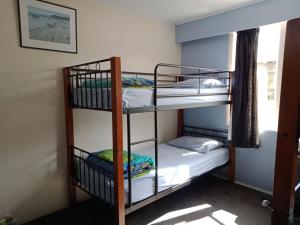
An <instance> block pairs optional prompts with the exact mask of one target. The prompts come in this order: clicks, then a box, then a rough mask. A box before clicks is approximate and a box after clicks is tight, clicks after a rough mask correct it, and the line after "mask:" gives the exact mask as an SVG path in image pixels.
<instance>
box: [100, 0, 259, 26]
mask: <svg viewBox="0 0 300 225" xmlns="http://www.w3.org/2000/svg"><path fill="white" fill-rule="evenodd" d="M98 1H100V2H103V3H106V4H109V5H111V6H114V7H117V8H120V9H123V10H126V11H130V12H133V13H137V14H140V15H143V16H146V17H152V18H156V19H160V20H166V21H169V22H171V23H174V24H180V23H184V22H189V21H192V20H195V19H199V18H203V17H207V16H211V15H215V14H218V13H222V12H226V11H230V10H234V9H237V8H241V7H244V6H248V5H251V4H255V3H257V2H261V1H264V0H98Z"/></svg>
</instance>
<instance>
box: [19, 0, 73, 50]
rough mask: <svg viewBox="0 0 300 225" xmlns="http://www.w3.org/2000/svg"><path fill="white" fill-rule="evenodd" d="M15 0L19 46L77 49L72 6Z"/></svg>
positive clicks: (32, 0) (39, 0)
mask: <svg viewBox="0 0 300 225" xmlns="http://www.w3.org/2000/svg"><path fill="white" fill-rule="evenodd" d="M18 3H19V20H20V45H21V47H25V48H35V49H46V50H52V51H60V52H71V53H77V18H76V17H77V15H76V14H77V12H76V9H72V8H69V7H65V6H61V5H57V4H53V3H49V2H45V1H41V0H18Z"/></svg>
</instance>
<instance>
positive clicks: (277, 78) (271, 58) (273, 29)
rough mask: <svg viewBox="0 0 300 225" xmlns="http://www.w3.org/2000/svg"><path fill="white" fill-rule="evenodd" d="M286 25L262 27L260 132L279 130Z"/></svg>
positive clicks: (259, 91)
mask: <svg viewBox="0 0 300 225" xmlns="http://www.w3.org/2000/svg"><path fill="white" fill-rule="evenodd" d="M284 25H285V24H283V23H277V24H272V25H267V26H263V27H260V31H259V38H258V52H257V54H258V56H257V89H258V90H257V97H258V98H257V99H258V123H259V130H260V132H263V131H265V130H277V125H278V108H279V97H280V84H281V72H282V71H281V70H282V53H283V43H284V36H285V35H283V33H284V32H283V31H284V29H283V28H284Z"/></svg>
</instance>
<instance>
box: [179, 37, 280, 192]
mask: <svg viewBox="0 0 300 225" xmlns="http://www.w3.org/2000/svg"><path fill="white" fill-rule="evenodd" d="M228 47H229V35H221V36H216V37H212V38H206V39H201V40H197V41H190V42H186V43H183V44H182V64H187V65H195V66H201V67H210V68H218V69H227V67H228ZM184 114H185V117H184V122H185V124H186V125H194V126H202V127H209V128H221V129H224V128H227V125H226V106H217V107H208V108H203V109H189V110H185V113H184ZM276 136H277V134H276V132H272V131H269V132H265V133H263V134H262V135H261V146H260V148H259V149H237V150H236V181H238V182H240V183H243V184H246V185H250V186H253V187H256V188H259V189H262V190H266V191H269V192H271V191H272V189H273V177H274V165H275V149H276V148H275V144H276ZM219 175H220V174H219ZM221 175H224V171H223V172H221Z"/></svg>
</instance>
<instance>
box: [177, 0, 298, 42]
mask: <svg viewBox="0 0 300 225" xmlns="http://www.w3.org/2000/svg"><path fill="white" fill-rule="evenodd" d="M299 9H300V1H299V0H266V1H263V2H260V3H257V4H254V5H250V6H247V7H244V8H240V9H236V10H233V11H230V12H226V13H222V14H218V15H215V16H210V17H207V18H204V19H199V20H195V21H192V22H190V23H184V24H180V25H177V26H176V41H177V42H178V43H182V42H187V41H192V40H197V39H202V38H207V37H213V36H217V35H222V34H228V33H230V32H235V31H240V30H246V29H249V28H255V27H258V26H263V25H267V24H271V23H277V22H282V21H286V20H291V19H294V18H298V17H300V11H299Z"/></svg>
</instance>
